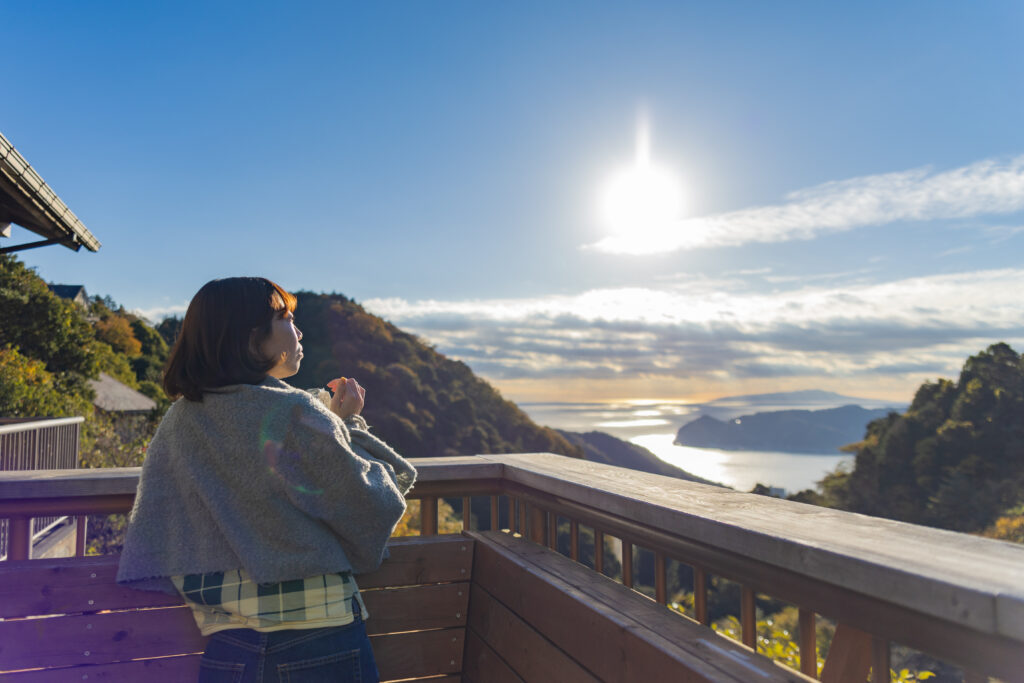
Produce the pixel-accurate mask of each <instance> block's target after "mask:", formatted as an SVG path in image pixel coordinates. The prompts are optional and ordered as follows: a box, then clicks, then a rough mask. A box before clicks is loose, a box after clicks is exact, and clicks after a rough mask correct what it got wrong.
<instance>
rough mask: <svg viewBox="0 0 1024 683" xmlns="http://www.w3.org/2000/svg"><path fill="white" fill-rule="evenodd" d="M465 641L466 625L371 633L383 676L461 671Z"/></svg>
mask: <svg viewBox="0 0 1024 683" xmlns="http://www.w3.org/2000/svg"><path fill="white" fill-rule="evenodd" d="M372 620H373V617H372V616H371V617H370V619H369V620H368V621H367V622H366V623H367V624H369V623H370V621H372ZM465 642H466V629H464V628H447V629H439V630H436V631H414V632H412V633H390V634H387V635H379V636H370V643H371V644H372V645H373V655H374V657H375V658H376V660H377V668H378V669H379V670H380V676H381V679H382V680H390V679H403V678H416V677H421V676H433V675H439V674H454V673H459V672H460V671H462V650H463V646H464V645H465Z"/></svg>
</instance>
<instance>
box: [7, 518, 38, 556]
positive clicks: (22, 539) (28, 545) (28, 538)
mask: <svg viewBox="0 0 1024 683" xmlns="http://www.w3.org/2000/svg"><path fill="white" fill-rule="evenodd" d="M31 555H32V518H31V517H21V516H18V517H11V518H10V523H9V525H8V527H7V559H9V560H27V559H29V557H31Z"/></svg>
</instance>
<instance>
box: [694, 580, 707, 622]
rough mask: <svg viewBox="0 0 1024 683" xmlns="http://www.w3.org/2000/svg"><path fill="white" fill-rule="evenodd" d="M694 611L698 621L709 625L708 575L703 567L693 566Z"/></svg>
mask: <svg viewBox="0 0 1024 683" xmlns="http://www.w3.org/2000/svg"><path fill="white" fill-rule="evenodd" d="M693 611H694V614H695V616H696V617H697V621H698V622H700V623H701V624H704V625H705V626H707V625H708V575H707V573H706V572H705V571H704V568H703V567H694V568H693Z"/></svg>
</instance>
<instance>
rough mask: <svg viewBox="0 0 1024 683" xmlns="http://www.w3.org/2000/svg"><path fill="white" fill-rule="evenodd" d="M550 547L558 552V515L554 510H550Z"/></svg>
mask: <svg viewBox="0 0 1024 683" xmlns="http://www.w3.org/2000/svg"><path fill="white" fill-rule="evenodd" d="M548 547H549V548H551V549H552V550H554V551H555V552H558V515H556V514H555V511H554V510H551V511H550V512H548Z"/></svg>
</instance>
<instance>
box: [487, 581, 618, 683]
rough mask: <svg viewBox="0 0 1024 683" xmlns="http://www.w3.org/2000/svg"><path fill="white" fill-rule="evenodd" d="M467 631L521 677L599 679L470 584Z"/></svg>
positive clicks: (588, 682)
mask: <svg viewBox="0 0 1024 683" xmlns="http://www.w3.org/2000/svg"><path fill="white" fill-rule="evenodd" d="M472 605H473V608H472V611H471V613H470V618H469V629H470V631H471V632H472V633H473V634H475V635H477V636H479V637H480V639H481V640H483V641H484V642H485V643H487V644H488V645H489V646H490V647H491V648H492V649H493V650H494V652H495V653H497V654H498V656H499V657H501V659H502V660H503V661H504V662H505V663H506V664H508V665H509V666H510V667H511V668H512V670H513V671H515V672H516V674H518V675H519V677H521V678H522V679H523V680H525V681H558V683H599V679H597V678H595V677H594V676H593V675H592V674H591V673H590V672H588V671H587V670H586V669H585V668H584V667H583V666H581V664H580V663H579V662H576V661H575V660H573V659H572V658H571V657H569V656H568V655H566V654H565V653H564V652H562V651H561V650H560V649H559V648H558V647H556V646H555V645H553V644H552V643H551V642H550V641H548V640H547V639H546V638H544V636H542V635H540V634H539V633H537V631H535V630H534V629H533V628H532V627H531V626H530V625H529V624H527V623H526V622H525V621H523V620H522V619H520V618H519V617H518V616H516V615H515V614H514V613H513V612H512V611H510V610H509V609H508V608H507V607H505V606H504V605H502V604H501V603H500V602H498V601H497V600H495V599H494V598H493V597H492V596H491V594H490V593H488V592H487V591H485V590H484V589H483V588H481V587H480V586H474V587H473V599H472Z"/></svg>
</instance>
